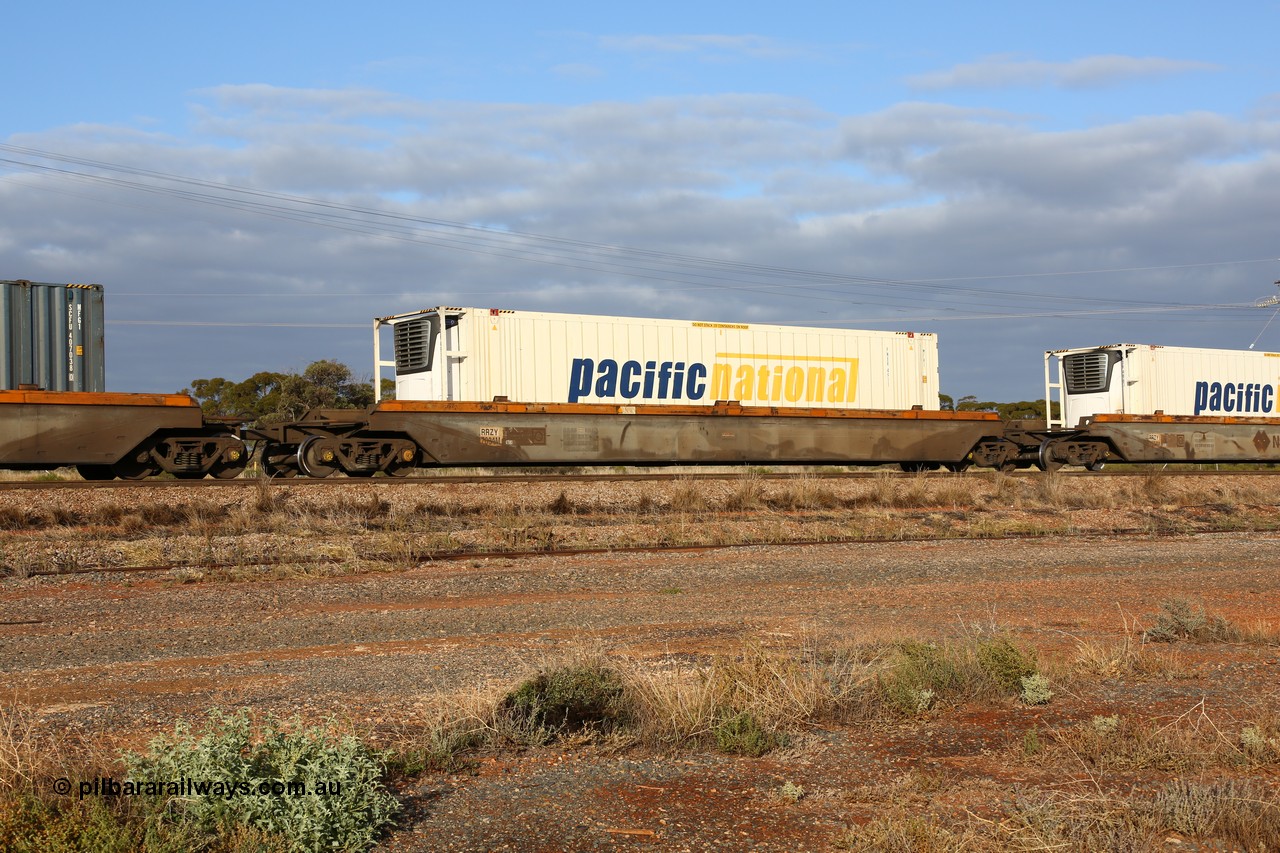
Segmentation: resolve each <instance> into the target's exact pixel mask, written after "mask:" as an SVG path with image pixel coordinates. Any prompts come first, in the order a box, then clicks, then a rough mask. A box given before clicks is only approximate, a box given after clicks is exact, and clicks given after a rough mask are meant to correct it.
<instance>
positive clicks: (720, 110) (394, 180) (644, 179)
mask: <svg viewBox="0 0 1280 853" xmlns="http://www.w3.org/2000/svg"><path fill="white" fill-rule="evenodd" d="M1278 13H1280V4H1277V3H1261V2H1254V3H1234V4H1230V5H1229V6H1226V7H1218V8H1215V9H1212V10H1211V9H1210V8H1209V7H1208V6H1205V5H1204V4H1192V3H1147V2H1138V3H1127V4H1114V3H1106V4H1104V3H1090V2H1084V3H1074V4H1035V3H1025V2H1023V3H1016V4H1015V3H985V4H981V7H980V8H978V9H976V10H975V9H967V8H965V7H964V4H949V3H914V4H898V5H893V4H849V3H842V4H835V3H796V4H791V5H788V6H785V7H784V6H780V5H779V4H758V3H746V4H744V3H732V4H731V3H720V2H708V3H685V4H679V5H677V4H673V3H662V2H659V3H648V4H644V5H642V6H638V7H627V8H622V9H619V8H614V7H611V6H610V5H609V4H600V3H592V4H586V3H581V4H579V3H558V4H551V5H548V6H545V7H543V6H538V5H536V4H524V3H521V4H515V3H490V4H485V5H478V4H477V5H472V6H467V5H461V4H448V5H445V4H432V3H380V4H374V5H368V6H364V7H358V8H357V7H353V6H351V5H350V4H336V3H309V4H292V3H289V4H283V3H276V4H253V5H250V4H247V3H235V2H233V3H223V4H219V5H217V6H216V7H202V8H196V7H194V6H192V5H190V4H140V3H139V4H118V5H117V6H115V7H110V6H103V5H101V4H92V5H91V4H70V3H56V2H54V3H49V4H44V5H40V6H37V5H34V4H27V5H25V6H23V7H20V8H15V9H14V10H9V11H7V13H6V23H7V25H8V26H7V29H8V31H9V32H10V33H11V34H12V33H21V34H22V37H21V38H10V39H9V40H7V43H6V49H5V51H4V53H3V54H2V55H0V85H3V87H4V91H5V92H6V96H5V108H4V110H3V112H0V144H2V145H5V146H9V147H8V148H6V149H3V150H0V159H4V160H6V161H8V162H7V163H5V162H0V278H28V279H33V280H40V281H95V282H99V283H102V284H103V285H104V286H105V287H106V288H107V306H108V317H109V321H110V323H109V326H108V343H107V346H108V353H107V364H108V384H109V387H111V388H112V389H113V390H127V391H172V390H176V389H178V388H181V387H183V386H184V385H185V384H187V383H188V382H189V381H190V380H191V379H194V378H196V377H207V376H214V375H222V376H227V377H228V378H243V377H244V376H247V375H249V374H250V373H252V372H255V371H257V370H282V369H291V368H293V369H301V368H302V367H305V366H306V364H307V363H308V362H309V361H311V360H314V359H316V358H325V357H332V358H338V359H340V360H343V361H345V362H347V363H348V364H349V365H351V366H352V367H353V369H355V370H356V371H357V372H358V373H368V372H369V370H370V368H369V366H368V360H369V355H368V350H369V342H368V334H369V333H368V330H367V328H366V327H367V325H368V321H369V320H370V319H371V318H372V317H373V316H375V315H384V314H390V313H395V312H398V311H404V310H410V309H412V308H418V307H427V306H431V305H436V304H463V305H467V304H475V305H479V306H489V305H497V306H501V307H510V308H526V309H531V310H547V311H569V312H583V313H616V314H622V315H633V316H670V317H682V318H690V319H723V320H735V321H757V322H766V321H768V322H796V323H806V324H814V325H836V326H844V327H849V328H861V327H866V328H902V329H914V330H919V331H934V332H937V333H938V334H939V336H940V345H941V350H942V355H943V366H942V374H943V375H942V379H943V383H942V385H943V391H944V392H946V393H949V394H952V395H954V396H960V395H963V394H969V393H972V394H975V395H978V396H980V397H983V398H992V399H1013V398H1023V397H1038V396H1041V394H1042V393H1043V392H1042V390H1041V389H1040V387H1039V379H1040V374H1041V370H1040V357H1041V354H1042V352H1043V351H1044V350H1045V349H1049V348H1059V347H1067V346H1082V345H1088V344H1092V343H1109V342H1114V341H1118V340H1128V341H1134V342H1144V343H1145V342H1150V343H1166V344H1182V345H1192V346H1224V347H1244V346H1247V345H1248V344H1249V343H1250V342H1251V341H1252V340H1253V339H1254V338H1255V337H1256V336H1257V335H1258V334H1259V333H1260V332H1263V327H1264V324H1265V323H1266V321H1267V319H1268V317H1269V316H1270V314H1269V313H1268V312H1266V311H1261V310H1259V309H1252V308H1248V307H1247V306H1248V305H1250V304H1251V303H1252V302H1253V301H1254V300H1256V299H1258V298H1260V297H1263V296H1267V295H1270V294H1271V293H1273V292H1275V288H1274V286H1273V285H1272V282H1273V281H1274V280H1276V279H1277V278H1280V261H1277V260H1276V259H1277V258H1280V246H1277V241H1276V233H1277V228H1276V226H1277V210H1276V206H1277V202H1276V199H1277V198H1280V195H1278V194H1277V191H1280V63H1277V62H1276V60H1275V46H1274V37H1273V34H1274V32H1276V31H1277V29H1278V27H1277V25H1278V24H1280V14H1278ZM122 168H123V169H126V170H129V171H122ZM140 170H149V173H148V174H143V173H142V172H141V171H140ZM180 178H181V179H191V180H196V181H201V182H206V183H203V184H199V185H198V187H199V189H198V190H196V194H197V195H198V196H199V198H193V197H192V188H193V187H195V186H197V185H193V184H189V183H188V184H182V183H180V182H179V180H178V179H180ZM219 186H221V187H226V188H227V189H226V190H225V191H222V190H218V189H216V187H219ZM184 187H185V191H184V189H183V188H184ZM246 191H252V192H254V193H258V195H256V196H248V195H246V194H245V192H246ZM214 196H218V198H214ZM286 196H287V197H288V198H287V199H286ZM252 199H256V200H257V201H256V202H252V203H251V200H252ZM264 202H265V203H267V204H269V206H270V209H264V208H263V207H262V203H264ZM317 203H322V204H324V205H327V207H323V208H321V207H318V206H317ZM285 208H288V210H286V209H285ZM325 211H329V212H335V213H337V212H340V213H341V218H340V219H334V218H332V217H331V214H330V213H326V212H325ZM326 217H330V218H326ZM465 225H472V226H481V227H484V228H488V229H493V230H492V231H468V230H467V229H466V228H460V227H459V226H465ZM567 241H576V242H574V243H572V244H570V243H569V242H567ZM606 247H616V248H612V249H607V248H606ZM631 250H636V251H631ZM641 253H645V254H641ZM655 253H656V254H655ZM693 258H697V259H702V260H700V261H699V262H697V263H694V262H693V261H691V260H690V259H693ZM761 267H768V268H770V269H771V270H773V271H774V272H771V273H769V274H767V275H762V274H761V273H760V272H759V268H761ZM1224 306H1225V307H1224ZM1258 346H1259V347H1260V348H1269V349H1272V350H1280V323H1277V324H1274V325H1273V326H1271V327H1269V329H1268V331H1267V332H1264V333H1263V337H1262V338H1261V339H1260V340H1259V342H1258ZM992 365H999V366H1000V368H999V369H993V367H992Z"/></svg>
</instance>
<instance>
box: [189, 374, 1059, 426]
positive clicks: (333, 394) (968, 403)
mask: <svg viewBox="0 0 1280 853" xmlns="http://www.w3.org/2000/svg"><path fill="white" fill-rule="evenodd" d="M182 393H183V394H190V395H191V396H192V397H195V398H196V400H197V401H199V403H200V408H202V409H203V410H204V413H205V414H206V415H210V416H212V417H228V418H232V417H234V418H241V419H243V420H244V421H245V422H247V423H254V424H257V425H259V426H265V425H267V424H273V423H282V422H284V421H293V420H297V419H299V418H301V417H302V416H303V415H304V414H306V412H307V411H308V410H309V409H365V408H368V407H369V406H372V405H373V384H372V383H370V382H362V381H358V380H357V379H356V378H355V377H354V376H353V375H352V373H351V368H349V367H347V366H346V365H345V364H342V363H341V362H337V361H332V360H330V359H321V360H320V361H313V362H311V364H309V365H307V369H306V370H304V371H302V372H301V373H298V372H296V371H290V372H288V373H274V372H270V371H263V372H261V373H255V374H253V375H252V376H250V377H249V378H248V379H245V380H244V381H242V382H234V381H232V380H230V379H223V378H222V377H221V376H218V377H214V378H213V379H193V380H192V381H191V387H189V388H183V389H182ZM394 396H395V382H393V381H392V380H390V379H383V380H382V397H383V399H391V398H393V397H394ZM938 402H939V404H940V407H941V408H942V410H943V411H944V412H995V413H996V414H998V415H1000V417H1001V418H1004V419H1005V420H1022V419H1024V418H1036V419H1041V420H1043V419H1044V400H1021V401H1019V402H1017V403H993V402H982V401H980V400H978V398H977V397H974V396H972V395H969V396H965V397H961V398H960V399H959V400H956V399H954V398H952V397H950V396H948V395H947V394H939V395H938ZM1053 414H1054V415H1055V416H1057V414H1058V404H1057V403H1056V402H1055V403H1054V404H1053Z"/></svg>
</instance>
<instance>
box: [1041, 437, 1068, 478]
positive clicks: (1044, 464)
mask: <svg viewBox="0 0 1280 853" xmlns="http://www.w3.org/2000/svg"><path fill="white" fill-rule="evenodd" d="M1036 465H1038V466H1039V467H1040V470H1041V471H1044V472H1045V473H1047V474H1052V473H1053V472H1054V471H1057V470H1058V469H1059V468H1061V467H1062V463H1061V462H1059V461H1058V460H1056V459H1054V458H1053V442H1052V441H1050V440H1046V441H1044V442H1042V443H1041V445H1040V456H1039V461H1037V462H1036Z"/></svg>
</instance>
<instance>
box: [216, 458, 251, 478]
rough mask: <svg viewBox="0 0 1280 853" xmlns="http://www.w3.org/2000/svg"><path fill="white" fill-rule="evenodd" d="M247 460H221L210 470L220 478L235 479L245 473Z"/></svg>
mask: <svg viewBox="0 0 1280 853" xmlns="http://www.w3.org/2000/svg"><path fill="white" fill-rule="evenodd" d="M244 469H245V460H244V459H239V460H237V461H235V462H219V463H217V464H216V465H214V466H213V469H212V470H210V471H209V473H210V474H212V475H213V476H215V477H217V478H218V479H219V480H234V479H235V478H236V477H239V476H240V475H241V474H243V473H244Z"/></svg>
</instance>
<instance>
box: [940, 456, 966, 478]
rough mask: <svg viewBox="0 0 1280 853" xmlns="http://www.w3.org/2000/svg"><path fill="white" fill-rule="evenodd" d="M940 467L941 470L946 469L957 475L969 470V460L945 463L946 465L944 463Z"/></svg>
mask: <svg viewBox="0 0 1280 853" xmlns="http://www.w3.org/2000/svg"><path fill="white" fill-rule="evenodd" d="M942 467H943V468H946V469H947V470H948V471H952V472H954V473H956V474H959V473H960V472H961V471H966V470H968V468H969V460H968V459H963V460H961V461H959V462H946V463H944V464H943V466H942Z"/></svg>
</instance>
